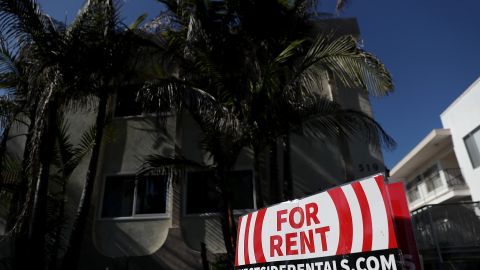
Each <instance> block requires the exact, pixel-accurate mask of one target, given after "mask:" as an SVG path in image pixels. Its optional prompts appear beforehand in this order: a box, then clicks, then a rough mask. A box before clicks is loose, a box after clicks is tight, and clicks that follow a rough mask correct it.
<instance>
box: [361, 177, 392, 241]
mask: <svg viewBox="0 0 480 270" xmlns="http://www.w3.org/2000/svg"><path fill="white" fill-rule="evenodd" d="M360 183H361V185H362V187H363V190H364V191H365V195H366V196H367V200H368V205H369V206H370V213H371V214H372V234H373V235H372V250H381V249H387V248H388V219H387V210H386V209H385V202H384V201H383V196H382V193H381V192H380V188H379V187H378V185H377V182H375V179H373V178H372V179H369V180H365V181H362V182H360Z"/></svg>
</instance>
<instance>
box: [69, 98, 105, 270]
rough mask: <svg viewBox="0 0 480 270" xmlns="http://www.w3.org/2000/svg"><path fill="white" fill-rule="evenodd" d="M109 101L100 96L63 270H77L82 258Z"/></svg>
mask: <svg viewBox="0 0 480 270" xmlns="http://www.w3.org/2000/svg"><path fill="white" fill-rule="evenodd" d="M107 101H108V94H107V93H106V92H105V91H104V93H102V94H101V95H100V100H99V105H98V113H97V117H96V128H95V144H94V146H93V149H92V155H91V157H90V163H89V165H88V171H87V175H86V179H85V185H84V187H83V191H82V197H81V198H80V202H79V205H78V209H77V215H76V217H75V221H74V223H73V227H72V232H71V235H70V240H69V244H68V248H67V251H66V253H65V257H64V261H63V264H62V269H64V270H73V269H76V268H77V265H78V261H79V258H80V251H81V247H82V242H83V237H84V234H85V229H86V226H87V221H88V213H89V210H90V207H91V203H92V193H93V188H94V183H95V178H96V175H97V168H98V160H99V157H100V147H101V142H102V137H103V130H104V127H105V121H106V114H107Z"/></svg>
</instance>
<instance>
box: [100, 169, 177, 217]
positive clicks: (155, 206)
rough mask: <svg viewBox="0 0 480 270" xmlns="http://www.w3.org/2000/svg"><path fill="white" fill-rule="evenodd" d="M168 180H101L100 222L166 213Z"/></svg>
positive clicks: (120, 177)
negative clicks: (102, 186)
mask: <svg viewBox="0 0 480 270" xmlns="http://www.w3.org/2000/svg"><path fill="white" fill-rule="evenodd" d="M167 200H168V177H167V176H165V175H155V176H141V177H135V175H116V176H108V177H107V178H106V179H105V188H104V192H103V204H102V215H101V216H102V218H117V217H138V216H152V215H154V216H158V215H165V214H166V213H167Z"/></svg>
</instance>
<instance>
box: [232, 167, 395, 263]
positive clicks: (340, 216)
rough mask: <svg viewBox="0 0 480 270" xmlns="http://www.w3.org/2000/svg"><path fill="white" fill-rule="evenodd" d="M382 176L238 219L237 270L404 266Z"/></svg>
mask: <svg viewBox="0 0 480 270" xmlns="http://www.w3.org/2000/svg"><path fill="white" fill-rule="evenodd" d="M391 211H392V210H391V207H390V201H389V198H388V194H387V189H386V187H385V183H384V178H383V176H382V175H375V176H372V177H370V178H367V179H364V180H361V181H357V182H354V183H351V184H347V185H344V186H340V187H337V188H334V189H330V190H328V191H326V192H322V193H319V194H316V195H312V196H309V197H306V198H303V199H301V200H295V201H289V202H285V203H281V204H278V205H275V206H272V207H268V208H264V209H261V210H259V211H257V212H253V213H250V214H248V215H246V216H243V217H241V218H240V219H239V222H238V241H237V250H236V252H237V253H236V261H235V265H236V269H249V270H250V269H252V270H328V269H330V270H367V269H368V270H371V269H374V270H387V269H390V270H393V269H401V264H399V262H400V261H401V260H400V252H399V250H398V248H397V240H396V237H395V231H394V225H393V220H392V212H391Z"/></svg>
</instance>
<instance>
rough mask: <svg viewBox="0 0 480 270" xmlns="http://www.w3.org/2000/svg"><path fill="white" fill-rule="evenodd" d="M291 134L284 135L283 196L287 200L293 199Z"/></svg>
mask: <svg viewBox="0 0 480 270" xmlns="http://www.w3.org/2000/svg"><path fill="white" fill-rule="evenodd" d="M290 150H291V142H290V134H288V133H287V134H285V135H284V136H283V184H284V186H283V196H284V198H285V200H293V179H292V163H291V159H290V155H291V152H290Z"/></svg>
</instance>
